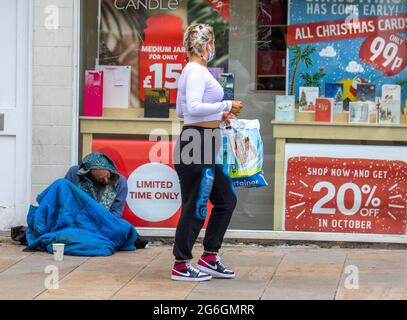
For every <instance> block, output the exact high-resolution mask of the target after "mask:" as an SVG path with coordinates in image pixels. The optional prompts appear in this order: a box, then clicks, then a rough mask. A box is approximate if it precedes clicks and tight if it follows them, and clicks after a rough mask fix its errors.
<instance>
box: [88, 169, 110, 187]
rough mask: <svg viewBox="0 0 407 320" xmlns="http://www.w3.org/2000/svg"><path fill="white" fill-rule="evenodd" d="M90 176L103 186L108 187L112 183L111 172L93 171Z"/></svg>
mask: <svg viewBox="0 0 407 320" xmlns="http://www.w3.org/2000/svg"><path fill="white" fill-rule="evenodd" d="M90 175H91V177H92V179H93V181H95V182H97V183H100V184H103V185H108V184H109V182H110V171H109V170H103V169H93V170H91V171H90Z"/></svg>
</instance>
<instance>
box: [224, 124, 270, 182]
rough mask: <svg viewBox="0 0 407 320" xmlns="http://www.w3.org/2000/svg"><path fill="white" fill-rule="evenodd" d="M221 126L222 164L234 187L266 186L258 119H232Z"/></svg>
mask: <svg viewBox="0 0 407 320" xmlns="http://www.w3.org/2000/svg"><path fill="white" fill-rule="evenodd" d="M230 122H231V124H230V127H227V128H226V127H224V128H222V142H223V144H222V146H223V149H222V151H223V164H224V165H226V166H227V168H228V171H229V174H230V177H231V178H232V180H233V183H234V185H235V187H236V188H260V187H265V186H267V185H268V184H267V182H266V179H265V178H264V173H263V159H264V149H263V141H262V139H261V136H260V122H259V120H240V119H232V120H231V121H230Z"/></svg>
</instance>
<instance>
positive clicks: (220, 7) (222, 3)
mask: <svg viewBox="0 0 407 320" xmlns="http://www.w3.org/2000/svg"><path fill="white" fill-rule="evenodd" d="M208 2H209V4H210V5H211V6H212V7H213V8H214V9H215V10H216V11H217V12H219V14H220V15H221V16H222V17H223V19H225V21H227V22H229V21H230V0H208Z"/></svg>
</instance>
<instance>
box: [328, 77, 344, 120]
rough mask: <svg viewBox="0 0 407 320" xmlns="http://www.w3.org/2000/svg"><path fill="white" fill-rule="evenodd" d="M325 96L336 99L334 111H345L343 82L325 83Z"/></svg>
mask: <svg viewBox="0 0 407 320" xmlns="http://www.w3.org/2000/svg"><path fill="white" fill-rule="evenodd" d="M325 98H332V99H334V107H333V112H334V113H341V112H343V110H344V108H343V84H342V83H325Z"/></svg>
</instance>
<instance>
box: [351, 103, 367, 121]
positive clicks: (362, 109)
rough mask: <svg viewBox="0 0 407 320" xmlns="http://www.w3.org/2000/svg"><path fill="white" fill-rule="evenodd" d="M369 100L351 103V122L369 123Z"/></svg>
mask: <svg viewBox="0 0 407 320" xmlns="http://www.w3.org/2000/svg"><path fill="white" fill-rule="evenodd" d="M369 109H370V103H369V102H361V101H358V102H350V103H349V123H369Z"/></svg>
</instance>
